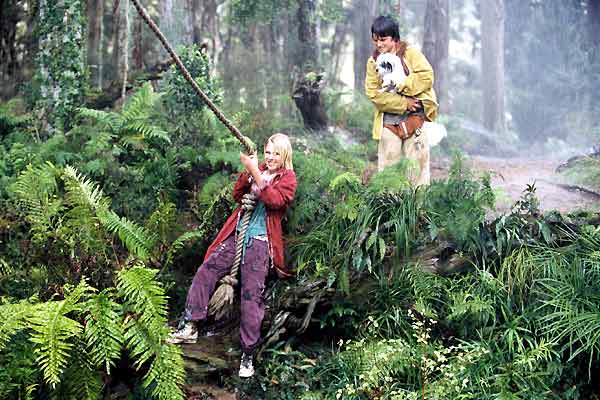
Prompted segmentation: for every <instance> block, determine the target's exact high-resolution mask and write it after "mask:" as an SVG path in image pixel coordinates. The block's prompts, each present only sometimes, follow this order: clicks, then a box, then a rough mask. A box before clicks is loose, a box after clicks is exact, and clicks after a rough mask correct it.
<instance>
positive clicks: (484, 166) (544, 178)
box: [431, 156, 600, 213]
mask: <svg viewBox="0 0 600 400" xmlns="http://www.w3.org/2000/svg"><path fill="white" fill-rule="evenodd" d="M449 164H450V163H449V161H448V160H441V161H435V160H434V161H433V162H432V171H431V173H432V178H433V179H441V178H444V177H445V176H447V174H448V167H449ZM558 164H559V162H558V161H556V160H543V159H537V160H526V159H522V158H510V159H505V158H492V157H481V156H474V157H471V158H470V159H469V165H470V166H471V168H472V170H473V171H475V172H484V171H489V172H490V173H491V175H492V186H493V187H494V188H495V189H497V190H498V193H497V201H496V207H497V211H498V212H507V211H510V208H511V205H512V204H513V203H514V202H515V201H516V200H518V199H519V197H521V194H522V193H523V191H524V190H525V188H526V187H527V184H532V183H535V187H536V193H537V197H538V199H539V201H540V208H541V209H542V210H543V211H550V210H558V211H560V212H563V213H564V212H569V211H575V210H590V211H600V199H598V198H597V197H596V196H593V195H591V194H588V193H585V192H581V191H571V190H567V189H564V188H561V187H559V186H558V185H557V184H561V183H562V184H565V183H568V182H566V181H565V179H564V177H562V176H561V175H560V174H557V173H556V172H555V169H556V167H557V166H558Z"/></svg>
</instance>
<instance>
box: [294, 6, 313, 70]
mask: <svg viewBox="0 0 600 400" xmlns="http://www.w3.org/2000/svg"><path fill="white" fill-rule="evenodd" d="M296 18H297V28H298V48H297V51H296V57H295V58H296V65H299V66H301V69H302V70H316V69H317V68H318V54H317V41H318V37H317V23H316V19H317V16H316V1H315V0H298V10H297V14H296Z"/></svg>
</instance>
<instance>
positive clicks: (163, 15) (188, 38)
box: [160, 0, 193, 56]
mask: <svg viewBox="0 0 600 400" xmlns="http://www.w3.org/2000/svg"><path fill="white" fill-rule="evenodd" d="M192 11H193V9H191V8H190V3H189V1H188V0H161V1H160V30H161V31H162V33H163V34H164V35H165V37H166V38H167V41H168V42H169V43H170V44H171V46H173V48H174V49H176V48H177V46H181V45H184V46H186V45H189V44H191V43H192V40H193V24H192V20H191V19H192ZM162 54H164V55H165V56H166V55H167V52H166V50H164V49H163V50H162Z"/></svg>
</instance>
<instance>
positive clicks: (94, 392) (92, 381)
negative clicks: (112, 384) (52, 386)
mask: <svg viewBox="0 0 600 400" xmlns="http://www.w3.org/2000/svg"><path fill="white" fill-rule="evenodd" d="M76 347H77V350H78V351H75V352H73V357H72V358H71V360H70V362H69V366H68V368H67V369H66V370H65V373H64V378H63V380H62V382H61V386H62V387H61V388H60V389H62V390H61V391H59V392H62V393H55V394H60V398H70V399H78V400H98V399H100V398H102V397H101V396H102V387H103V383H102V379H101V377H100V374H99V373H98V371H97V370H96V368H95V365H94V363H93V362H92V360H90V355H89V354H88V353H87V352H86V351H85V343H83V342H82V341H80V340H76Z"/></svg>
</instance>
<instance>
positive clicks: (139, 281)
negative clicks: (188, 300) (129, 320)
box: [117, 266, 167, 326]
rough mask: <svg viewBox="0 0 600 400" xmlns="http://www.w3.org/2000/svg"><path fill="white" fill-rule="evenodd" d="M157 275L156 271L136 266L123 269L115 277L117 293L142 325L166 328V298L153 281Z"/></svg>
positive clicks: (161, 288)
mask: <svg viewBox="0 0 600 400" xmlns="http://www.w3.org/2000/svg"><path fill="white" fill-rule="evenodd" d="M157 273H158V270H153V269H149V268H144V267H137V266H136V267H133V268H129V269H123V270H121V271H119V274H118V276H117V291H118V294H119V295H120V296H121V297H123V298H124V299H125V300H126V304H127V305H128V306H129V307H130V309H131V310H133V311H134V312H135V313H136V314H137V315H139V318H140V321H141V322H142V323H144V324H145V325H149V324H158V325H161V324H162V325H165V326H166V324H167V297H166V296H165V291H164V288H163V287H162V286H161V285H160V283H159V282H158V281H157V280H156V279H155V278H156V274H157Z"/></svg>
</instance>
